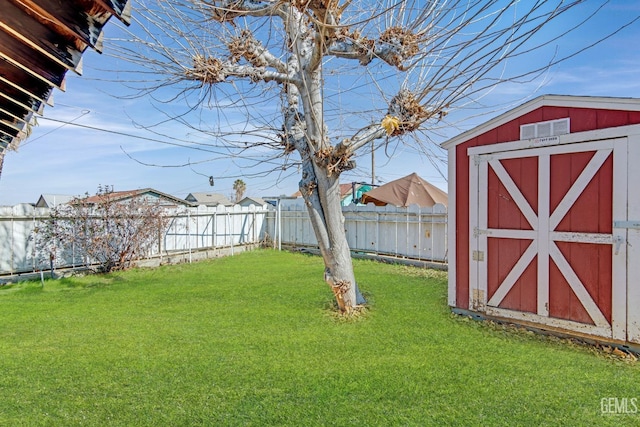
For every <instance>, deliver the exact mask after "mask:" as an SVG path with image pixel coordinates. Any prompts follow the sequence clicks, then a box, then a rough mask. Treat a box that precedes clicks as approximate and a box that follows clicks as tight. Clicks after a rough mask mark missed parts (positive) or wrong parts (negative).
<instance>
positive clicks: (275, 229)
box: [0, 200, 448, 274]
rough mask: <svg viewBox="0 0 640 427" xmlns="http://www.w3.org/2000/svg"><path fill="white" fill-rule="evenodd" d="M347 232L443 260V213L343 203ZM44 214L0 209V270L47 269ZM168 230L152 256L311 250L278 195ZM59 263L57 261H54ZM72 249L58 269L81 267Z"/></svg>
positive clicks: (372, 246) (385, 250) (296, 212)
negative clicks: (266, 244)
mask: <svg viewBox="0 0 640 427" xmlns="http://www.w3.org/2000/svg"><path fill="white" fill-rule="evenodd" d="M342 212H343V214H344V216H345V232H346V233H347V240H348V242H349V246H350V247H351V250H352V251H354V252H362V253H366V254H373V255H388V256H394V257H403V258H411V259H417V260H422V261H433V262H447V255H448V254H447V210H446V208H445V207H444V206H442V205H436V206H434V207H433V208H420V207H418V206H410V207H409V208H396V207H394V206H382V207H378V206H373V205H368V206H354V205H351V206H347V207H344V208H343V210H342ZM48 217H49V210H48V209H47V208H34V207H33V206H31V205H28V204H21V205H16V206H13V207H0V274H15V273H28V272H34V271H39V270H40V269H45V270H46V269H48V268H49V265H48V262H46V261H43V260H38V259H37V258H36V251H35V247H34V241H33V230H34V229H35V227H37V226H38V224H39V222H40V221H43V220H46V219H47V218H48ZM169 217H170V220H169V225H168V226H167V230H166V232H165V233H164V236H163V238H162V241H161V242H160V245H159V247H158V248H157V249H155V250H154V251H153V253H152V254H150V256H155V257H158V256H164V255H169V254H175V253H185V254H189V258H188V259H189V260H190V259H191V254H192V253H193V252H196V251H201V250H204V249H217V248H231V253H233V248H234V247H236V246H243V245H247V244H258V243H261V242H263V241H265V240H266V239H267V238H268V239H271V240H272V241H273V242H274V244H275V245H278V246H279V245H286V246H294V247H317V240H316V237H315V234H314V233H313V229H312V227H311V222H310V221H309V215H308V213H307V210H306V207H305V206H304V204H303V203H301V202H300V201H297V200H296V201H293V202H292V201H287V200H283V201H281V202H280V203H279V206H278V208H277V209H274V208H273V207H271V206H269V205H265V206H261V207H255V206H249V207H240V206H238V205H236V206H232V207H224V206H219V207H205V206H199V207H198V208H178V209H176V210H174V211H171V212H170V214H169ZM58 261H59V260H58ZM84 262H85V261H84V260H82V259H81V258H80V256H79V254H78V253H76V252H75V249H74V248H71V249H70V250H69V251H67V252H66V253H65V254H64V260H63V262H62V263H60V262H58V263H57V267H61V266H66V267H76V266H82V265H83V263H84Z"/></svg>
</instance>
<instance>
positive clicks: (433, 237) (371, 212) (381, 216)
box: [267, 200, 447, 262]
mask: <svg viewBox="0 0 640 427" xmlns="http://www.w3.org/2000/svg"><path fill="white" fill-rule="evenodd" d="M279 212H280V213H279V214H278V213H277V211H276V212H275V213H271V214H270V215H269V216H268V219H267V221H268V224H267V232H268V233H269V235H270V236H273V237H274V238H275V239H276V240H278V239H279V240H280V242H281V243H282V244H285V245H292V246H317V245H318V243H317V240H316V238H315V234H314V232H313V228H312V227H311V221H310V220H309V214H308V213H307V209H306V207H305V206H304V204H302V203H300V202H299V201H298V200H295V201H289V200H283V201H281V204H280V207H279ZM342 213H343V215H344V217H345V223H344V227H345V233H346V235H347V241H348V243H349V247H350V248H351V250H352V251H356V252H366V253H372V254H381V255H392V256H398V257H406V258H414V259H418V260H425V261H436V262H447V240H446V239H447V209H446V207H445V206H443V205H435V206H434V207H433V208H420V207H419V206H415V205H414V206H409V207H408V208H399V207H395V206H374V205H372V204H370V205H367V206H356V205H349V206H345V207H343V208H342ZM278 222H280V227H279V228H278ZM279 229H280V230H281V233H280V235H278V230H279Z"/></svg>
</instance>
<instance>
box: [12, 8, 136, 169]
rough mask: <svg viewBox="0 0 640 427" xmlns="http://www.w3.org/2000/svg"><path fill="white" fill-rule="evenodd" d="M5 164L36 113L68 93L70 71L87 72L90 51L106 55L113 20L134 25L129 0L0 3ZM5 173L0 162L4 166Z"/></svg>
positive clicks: (39, 113) (39, 112) (40, 112)
mask: <svg viewBox="0 0 640 427" xmlns="http://www.w3.org/2000/svg"><path fill="white" fill-rule="evenodd" d="M1 3H2V6H1V8H2V12H1V13H0V161H1V159H2V156H3V154H4V151H5V150H6V149H7V147H9V146H10V145H11V144H12V143H14V142H16V141H20V140H21V139H23V138H24V137H25V135H26V133H27V130H28V129H27V128H28V123H29V122H30V121H31V119H32V117H33V115H34V114H38V115H41V114H42V112H43V109H44V106H45V105H47V104H48V105H51V104H52V102H51V99H52V98H51V95H52V93H53V90H54V88H58V89H60V90H64V89H65V75H66V73H67V71H70V70H71V71H73V72H75V73H77V74H81V73H82V54H83V53H84V51H85V50H86V49H87V48H92V49H94V50H96V51H98V52H101V50H102V38H103V33H102V29H103V27H104V26H105V25H106V23H107V22H108V21H109V19H110V18H111V17H112V16H116V17H117V18H118V19H120V20H121V21H122V22H123V23H125V24H127V25H128V24H129V22H130V16H131V13H130V12H131V6H130V4H129V0H65V1H64V2H61V1H60V0H1ZM0 170H1V163H0Z"/></svg>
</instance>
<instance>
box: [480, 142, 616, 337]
mask: <svg viewBox="0 0 640 427" xmlns="http://www.w3.org/2000/svg"><path fill="white" fill-rule="evenodd" d="M548 142H551V143H553V145H546V146H544V145H543V146H536V147H535V148H532V147H531V144H529V146H528V147H524V148H523V147H522V142H521V143H520V145H518V144H495V145H492V146H483V147H476V148H473V149H470V150H469V154H470V156H471V161H470V201H469V202H470V210H471V212H470V220H471V224H470V235H471V239H470V243H471V248H470V249H471V251H472V254H471V257H470V259H471V261H470V282H469V283H470V288H471V289H470V307H471V308H472V309H475V310H478V311H483V312H486V313H487V314H491V315H496V316H501V317H507V318H515V319H519V320H522V321H526V322H533V323H538V324H542V325H548V326H553V327H557V328H562V329H566V330H572V331H576V332H582V333H588V334H591V335H598V336H603V337H608V338H614V339H621V340H624V339H625V338H626V244H623V243H625V240H624V238H625V232H624V230H616V229H614V228H613V222H614V221H615V220H617V221H620V220H625V219H626V203H627V188H626V186H627V180H626V179H627V178H626V172H627V171H626V164H627V162H626V146H627V140H626V138H617V139H610V140H602V141H590V142H580V143H572V144H560V143H559V139H558V138H551V139H550V140H549V141H548ZM514 148H523V149H514Z"/></svg>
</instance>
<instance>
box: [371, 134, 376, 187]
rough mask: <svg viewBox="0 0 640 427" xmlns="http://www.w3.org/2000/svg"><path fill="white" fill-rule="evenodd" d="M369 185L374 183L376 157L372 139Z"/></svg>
mask: <svg viewBox="0 0 640 427" xmlns="http://www.w3.org/2000/svg"><path fill="white" fill-rule="evenodd" d="M371 185H372V186H374V185H376V159H375V146H374V144H373V141H371Z"/></svg>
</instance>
